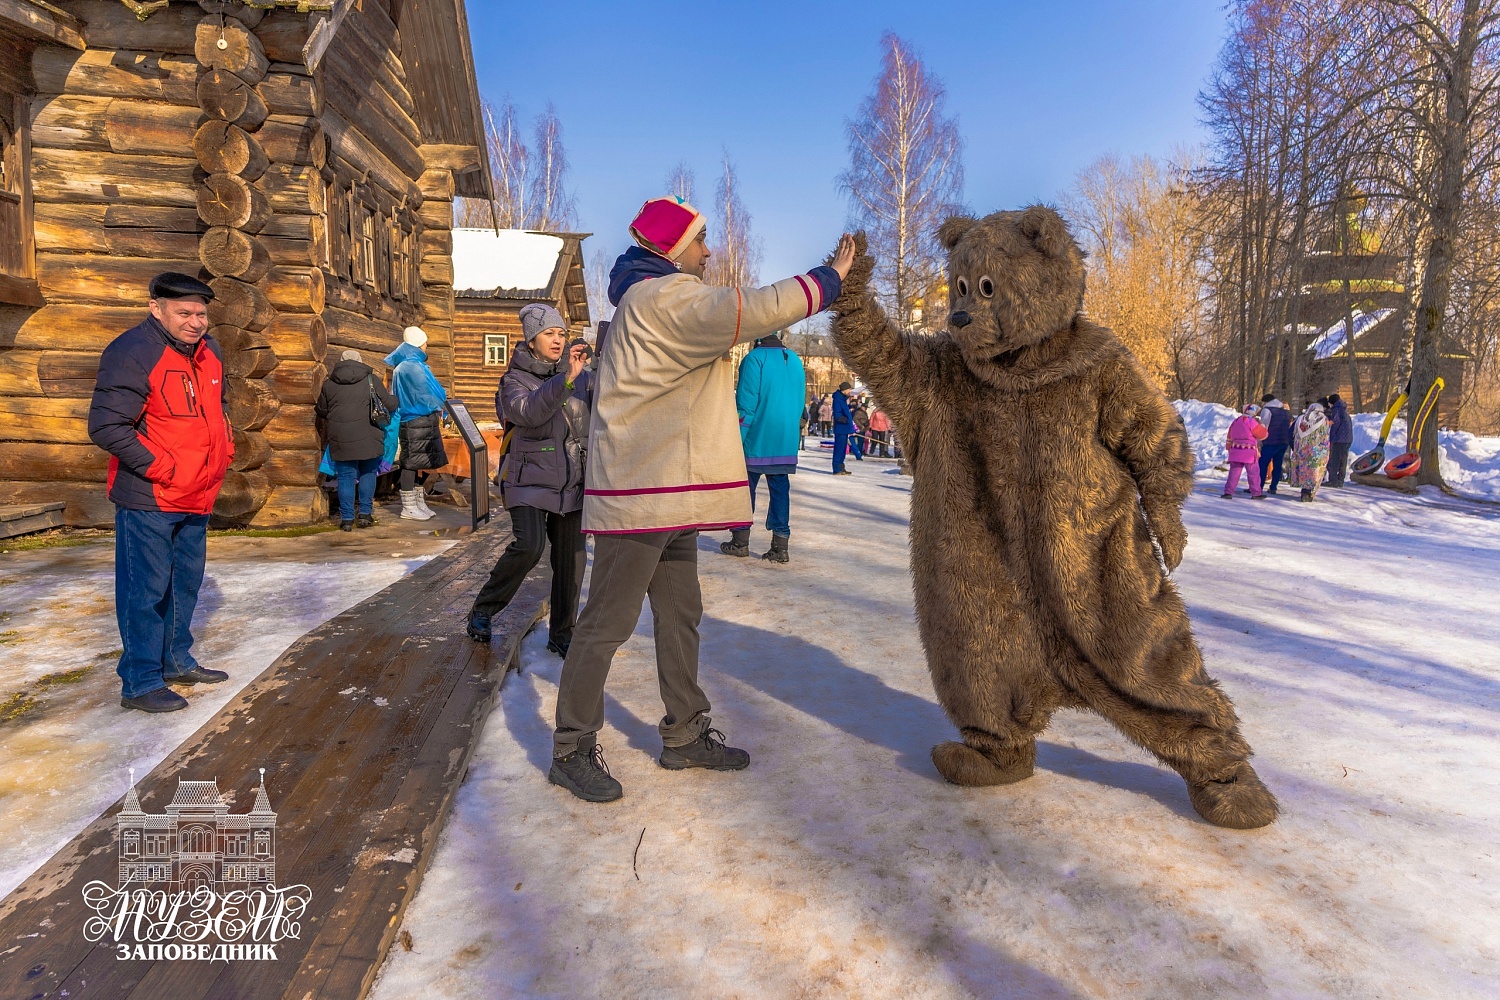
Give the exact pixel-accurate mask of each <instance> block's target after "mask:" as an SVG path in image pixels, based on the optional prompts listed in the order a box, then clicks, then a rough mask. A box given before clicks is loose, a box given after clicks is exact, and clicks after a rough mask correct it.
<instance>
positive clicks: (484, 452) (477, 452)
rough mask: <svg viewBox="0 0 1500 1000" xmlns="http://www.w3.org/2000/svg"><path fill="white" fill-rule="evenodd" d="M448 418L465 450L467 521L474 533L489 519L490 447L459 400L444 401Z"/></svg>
mask: <svg viewBox="0 0 1500 1000" xmlns="http://www.w3.org/2000/svg"><path fill="white" fill-rule="evenodd" d="M448 416H450V417H452V418H453V423H454V425H455V426H457V427H458V433H459V434H460V435H462V436H463V439H464V444H466V445H468V446H469V494H470V496H469V517H470V518H471V519H472V522H473V525H474V530H475V531H478V530H479V526H480V525H481V524H485V523H486V522H488V521H489V519H490V446H489V442H487V441H486V440H485V439H484V435H483V434H482V433H481V432H480V430H479V425H478V424H476V423H474V417H473V416H472V415H471V414H470V413H469V408H468V407H467V406H465V405H464V404H463V400H460V399H449V400H448Z"/></svg>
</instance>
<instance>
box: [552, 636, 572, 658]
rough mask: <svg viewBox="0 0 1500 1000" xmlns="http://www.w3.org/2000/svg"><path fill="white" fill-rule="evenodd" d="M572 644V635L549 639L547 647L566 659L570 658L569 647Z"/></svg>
mask: <svg viewBox="0 0 1500 1000" xmlns="http://www.w3.org/2000/svg"><path fill="white" fill-rule="evenodd" d="M571 645H573V637H572V636H566V637H564V638H560V639H548V640H547V648H548V649H550V650H551V651H552V652H554V653H556V654H557V655H558V656H561V657H562V658H563V659H565V660H566V659H567V658H568V647H569V646H571Z"/></svg>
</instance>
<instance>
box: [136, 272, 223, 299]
mask: <svg viewBox="0 0 1500 1000" xmlns="http://www.w3.org/2000/svg"><path fill="white" fill-rule="evenodd" d="M193 295H200V296H202V297H203V300H204V301H205V302H208V301H211V300H212V299H213V297H214V290H213V289H212V288H209V287H208V286H207V285H205V284H204V283H203V282H201V281H199V280H198V279H197V278H194V277H192V276H190V275H186V274H178V273H177V272H176V271H165V272H163V273H162V274H158V275H157V276H156V277H154V278H152V279H151V297H152V298H153V299H185V298H189V297H190V296H193Z"/></svg>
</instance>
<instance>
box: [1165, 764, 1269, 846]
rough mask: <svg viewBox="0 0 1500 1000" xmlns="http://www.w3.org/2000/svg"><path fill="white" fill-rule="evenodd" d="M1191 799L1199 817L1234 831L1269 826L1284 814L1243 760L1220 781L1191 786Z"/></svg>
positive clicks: (1189, 793) (1215, 780) (1220, 777)
mask: <svg viewBox="0 0 1500 1000" xmlns="http://www.w3.org/2000/svg"><path fill="white" fill-rule="evenodd" d="M1188 798H1189V799H1190V800H1192V803H1193V808H1194V809H1196V810H1197V812H1198V815H1199V816H1202V817H1203V818H1204V819H1206V820H1208V821H1209V822H1210V823H1212V824H1213V825H1214V826H1222V827H1227V828H1229V829H1231V830H1254V829H1256V828H1257V827H1262V826H1269V825H1270V824H1271V823H1273V822H1275V821H1276V815H1277V813H1278V812H1280V806H1278V805H1277V803H1276V796H1274V795H1272V794H1271V790H1270V789H1269V788H1267V787H1266V786H1265V784H1264V783H1263V782H1262V781H1261V780H1260V775H1258V774H1256V773H1255V768H1253V767H1251V766H1250V764H1249V762H1248V761H1243V760H1242V761H1240V762H1239V763H1237V764H1235V765H1234V767H1232V768H1230V769H1229V770H1228V771H1226V772H1224V773H1223V774H1221V775H1220V776H1218V777H1217V778H1212V779H1209V780H1207V781H1199V782H1192V781H1190V782H1188Z"/></svg>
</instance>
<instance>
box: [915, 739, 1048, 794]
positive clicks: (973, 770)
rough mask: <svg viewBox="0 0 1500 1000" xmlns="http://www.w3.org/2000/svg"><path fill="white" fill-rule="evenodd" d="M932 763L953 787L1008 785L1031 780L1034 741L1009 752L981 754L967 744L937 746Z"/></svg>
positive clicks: (999, 751)
mask: <svg viewBox="0 0 1500 1000" xmlns="http://www.w3.org/2000/svg"><path fill="white" fill-rule="evenodd" d="M932 763H933V765H934V766H935V767H936V768H937V769H938V774H941V775H942V776H943V777H944V778H946V779H947V780H948V781H951V782H952V783H953V784H955V785H973V786H979V785H1009V784H1012V783H1014V782H1017V781H1021V780H1023V779H1025V778H1029V777H1031V774H1032V771H1033V770H1034V769H1035V767H1036V741H1035V740H1033V741H1031V742H1030V743H1028V744H1027V745H1026V746H1025V747H1021V748H1016V749H1013V750H998V751H991V752H989V753H984V752H981V751H979V750H976V749H974V748H973V747H971V746H969V745H968V744H967V743H953V742H948V743H939V744H938V745H937V746H935V747H933V748H932Z"/></svg>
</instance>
